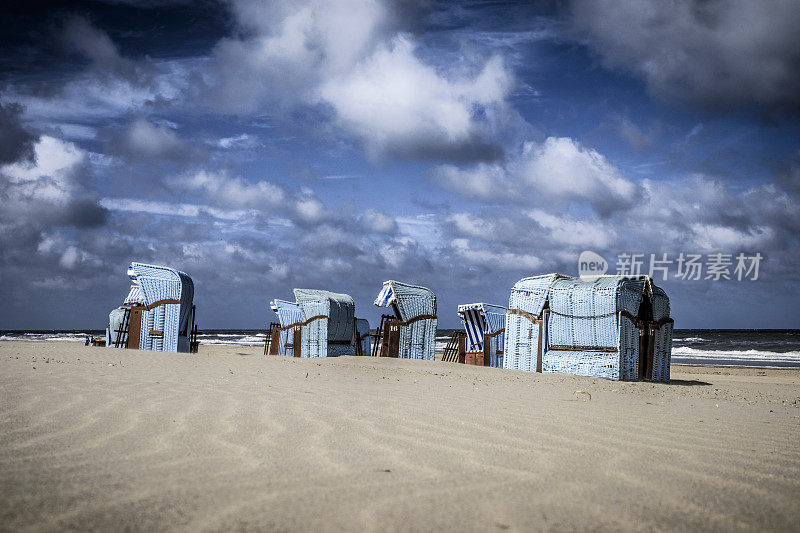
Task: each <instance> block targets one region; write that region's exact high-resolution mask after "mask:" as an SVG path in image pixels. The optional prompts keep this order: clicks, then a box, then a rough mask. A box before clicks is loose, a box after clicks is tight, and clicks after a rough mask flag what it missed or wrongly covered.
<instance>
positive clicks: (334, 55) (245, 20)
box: [207, 0, 514, 160]
mask: <svg viewBox="0 0 800 533" xmlns="http://www.w3.org/2000/svg"><path fill="white" fill-rule="evenodd" d="M233 9H234V13H235V14H236V16H237V20H238V21H239V24H240V25H241V27H242V35H241V36H240V37H237V38H228V39H223V40H222V41H221V42H220V43H219V44H218V45H217V47H216V49H215V52H214V65H215V66H216V68H217V73H216V74H213V73H212V75H211V76H210V77H208V78H207V83H208V84H209V90H210V91H211V92H210V94H211V95H212V98H213V99H214V101H215V102H216V104H217V105H219V106H222V107H223V108H225V109H228V110H230V111H233V112H236V113H240V114H246V113H253V112H256V111H259V110H261V109H264V108H269V107H272V106H276V105H277V106H279V107H280V108H283V109H284V112H286V111H291V110H292V109H293V108H296V107H298V106H319V105H322V106H323V107H325V106H328V107H330V108H331V109H332V111H333V117H332V118H333V120H335V121H336V123H337V124H338V125H339V126H341V128H342V129H343V130H345V131H347V132H349V133H350V134H352V135H353V136H354V137H355V138H357V139H359V140H360V141H362V142H363V143H364V144H365V146H366V147H367V149H368V150H369V151H370V153H371V154H372V155H373V156H378V155H382V154H387V153H388V154H394V155H403V156H411V157H423V158H426V157H430V158H445V159H454V160H485V159H497V158H498V157H499V156H500V155H501V154H502V150H501V149H500V148H499V146H497V144H496V139H495V138H494V134H493V132H494V131H495V130H496V129H498V125H499V124H500V123H501V122H502V120H505V117H506V114H507V113H506V98H507V97H508V95H509V92H510V91H511V89H512V88H513V84H514V82H513V75H512V74H511V72H510V71H508V70H507V69H506V67H505V66H504V64H503V61H502V60H501V59H500V58H499V57H491V58H489V59H487V60H485V61H479V62H478V63H476V64H473V65H470V66H469V68H465V67H464V66H462V67H460V68H458V69H455V68H453V69H452V70H450V71H443V69H441V68H434V66H432V65H430V64H427V63H425V62H424V61H423V60H422V59H420V58H419V57H418V56H417V55H416V53H415V46H416V45H415V42H414V38H413V36H412V35H411V34H409V33H402V32H400V31H399V30H401V29H402V21H403V20H405V19H402V18H397V15H398V13H399V12H400V11H401V10H398V9H390V8H388V7H387V6H386V5H384V4H383V3H381V2H377V1H374V0H352V1H348V2H336V3H330V2H319V1H313V0H312V1H307V2H303V3H300V4H297V3H277V4H268V5H264V4H261V3H256V2H249V1H240V2H234V3H233ZM254 80H257V82H254Z"/></svg>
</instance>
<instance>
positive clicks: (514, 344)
mask: <svg viewBox="0 0 800 533" xmlns="http://www.w3.org/2000/svg"><path fill="white" fill-rule="evenodd" d="M672 329H673V320H672V319H671V318H670V317H669V299H668V298H667V295H666V293H665V292H664V291H663V289H661V288H660V287H657V286H655V285H654V284H653V282H652V280H651V279H650V278H649V277H647V276H601V277H599V278H597V279H596V280H594V281H584V280H581V279H577V278H570V277H567V276H561V275H558V274H547V275H544V276H536V277H532V278H525V279H523V280H520V281H519V282H518V283H517V284H516V285H514V288H513V289H512V292H511V298H510V300H509V309H508V313H507V316H506V344H505V356H506V357H505V360H504V368H510V369H520V370H526V371H536V372H565V373H569V374H577V375H583V376H596V377H604V378H608V379H614V380H626V381H631V380H638V379H648V380H653V381H668V380H669V360H670V353H671V347H672Z"/></svg>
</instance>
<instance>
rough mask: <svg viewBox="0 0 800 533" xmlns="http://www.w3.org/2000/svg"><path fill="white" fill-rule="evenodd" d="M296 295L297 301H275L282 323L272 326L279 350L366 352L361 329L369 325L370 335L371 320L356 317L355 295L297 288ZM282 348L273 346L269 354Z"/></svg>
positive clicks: (296, 354)
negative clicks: (274, 348)
mask: <svg viewBox="0 0 800 533" xmlns="http://www.w3.org/2000/svg"><path fill="white" fill-rule="evenodd" d="M294 296H295V298H296V299H297V303H293V302H287V301H285V300H273V301H272V304H275V306H274V307H273V310H275V309H276V308H277V311H276V313H278V317H279V319H280V321H281V326H280V327H278V328H273V331H272V335H273V340H272V343H271V345H273V346H276V347H280V346H283V348H282V349H283V352H280V353H282V354H289V349H290V348H291V355H293V356H294V357H306V358H308V357H336V356H339V355H361V354H362V353H363V349H364V344H363V339H362V336H361V335H359V330H360V329H361V330H363V329H364V328H366V333H365V335H366V336H368V335H369V322H367V321H366V320H359V319H357V318H355V303H354V302H353V298H351V297H350V296H349V295H347V294H339V293H335V292H330V291H323V290H316V289H294ZM271 307H272V306H271ZM287 322H288V323H287ZM284 334H285V337H284ZM276 341H277V342H276ZM281 343H282V344H281ZM367 343H369V340H367ZM368 347H369V344H367V349H368ZM280 350H281V348H277V349H276V350H272V349H271V351H270V353H273V354H274V353H275V352H276V351H280Z"/></svg>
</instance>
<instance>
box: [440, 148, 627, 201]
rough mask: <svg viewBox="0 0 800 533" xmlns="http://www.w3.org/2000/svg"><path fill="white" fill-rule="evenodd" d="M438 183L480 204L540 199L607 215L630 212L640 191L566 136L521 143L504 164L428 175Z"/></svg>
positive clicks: (449, 167)
mask: <svg viewBox="0 0 800 533" xmlns="http://www.w3.org/2000/svg"><path fill="white" fill-rule="evenodd" d="M433 177H434V180H435V181H437V182H438V183H439V184H441V185H443V186H446V187H449V188H452V189H454V190H457V191H459V192H461V193H462V194H464V195H466V196H471V197H475V198H479V199H483V200H495V201H498V200H500V201H507V200H513V201H515V202H521V203H526V202H528V203H534V204H537V205H538V204H541V203H542V201H543V200H554V201H557V202H565V203H567V204H569V203H573V202H584V203H588V204H590V205H591V206H592V207H593V208H594V210H595V211H597V212H598V213H600V214H601V215H603V216H607V215H609V214H611V213H613V212H614V211H618V210H625V209H628V208H630V207H631V206H632V205H633V204H634V203H635V202H636V201H637V200H638V199H639V197H640V195H641V190H640V187H639V186H638V185H637V184H635V183H633V182H632V181H631V180H629V179H628V178H626V177H625V176H623V175H622V173H621V172H620V171H619V169H618V168H617V167H615V166H614V165H612V164H611V163H609V161H608V160H607V159H606V158H605V157H604V156H603V155H601V154H599V153H598V152H597V151H595V150H591V149H588V148H585V147H583V146H581V145H580V144H579V143H577V142H575V141H574V140H572V139H570V138H566V137H549V138H547V139H546V140H545V141H544V143H541V144H539V143H533V142H527V143H524V144H523V146H522V149H521V150H520V152H519V153H518V154H516V155H515V156H513V157H511V158H510V159H509V160H508V161H507V162H505V163H493V164H479V165H476V166H473V167H469V168H466V169H458V168H457V167H454V166H452V165H441V166H439V167H438V168H437V169H436V170H435V171H434V173H433Z"/></svg>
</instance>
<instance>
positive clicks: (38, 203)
mask: <svg viewBox="0 0 800 533" xmlns="http://www.w3.org/2000/svg"><path fill="white" fill-rule="evenodd" d="M33 150H34V156H33V161H34V162H31V161H29V160H27V159H26V158H25V154H24V152H23V155H22V157H21V158H20V159H19V160H18V161H17V162H16V163H12V164H8V165H4V166H0V198H2V201H3V209H2V210H0V250H1V251H0V267H2V270H3V274H4V277H6V278H11V279H20V278H22V279H25V278H28V279H30V278H35V277H36V274H39V273H40V272H41V271H40V270H38V267H39V266H40V265H41V266H45V269H46V265H51V266H52V265H53V264H55V265H58V266H59V267H60V268H57V270H61V269H66V270H72V269H75V268H76V267H78V266H81V265H88V266H93V267H97V266H98V265H99V264H100V259H99V257H98V256H97V255H94V254H91V253H89V252H86V251H84V250H81V249H80V248H78V247H76V246H75V244H74V242H72V239H70V238H68V237H66V236H65V232H70V231H74V230H76V229H77V230H85V231H91V230H92V229H93V228H96V227H98V226H100V225H102V224H103V223H104V222H105V221H106V217H107V211H106V210H105V209H104V208H102V207H100V206H99V205H98V204H97V197H96V193H94V192H93V191H92V190H91V189H90V188H88V187H87V185H86V180H87V176H86V174H85V173H86V155H85V153H84V152H83V151H82V150H80V149H79V148H77V147H76V146H75V145H74V144H72V143H66V142H64V141H61V140H59V139H56V138H53V137H49V136H42V137H41V138H40V139H39V140H38V141H37V142H36V144H35V145H34V147H33ZM23 287H24V286H17V288H16V290H21V289H22V288H23Z"/></svg>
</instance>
